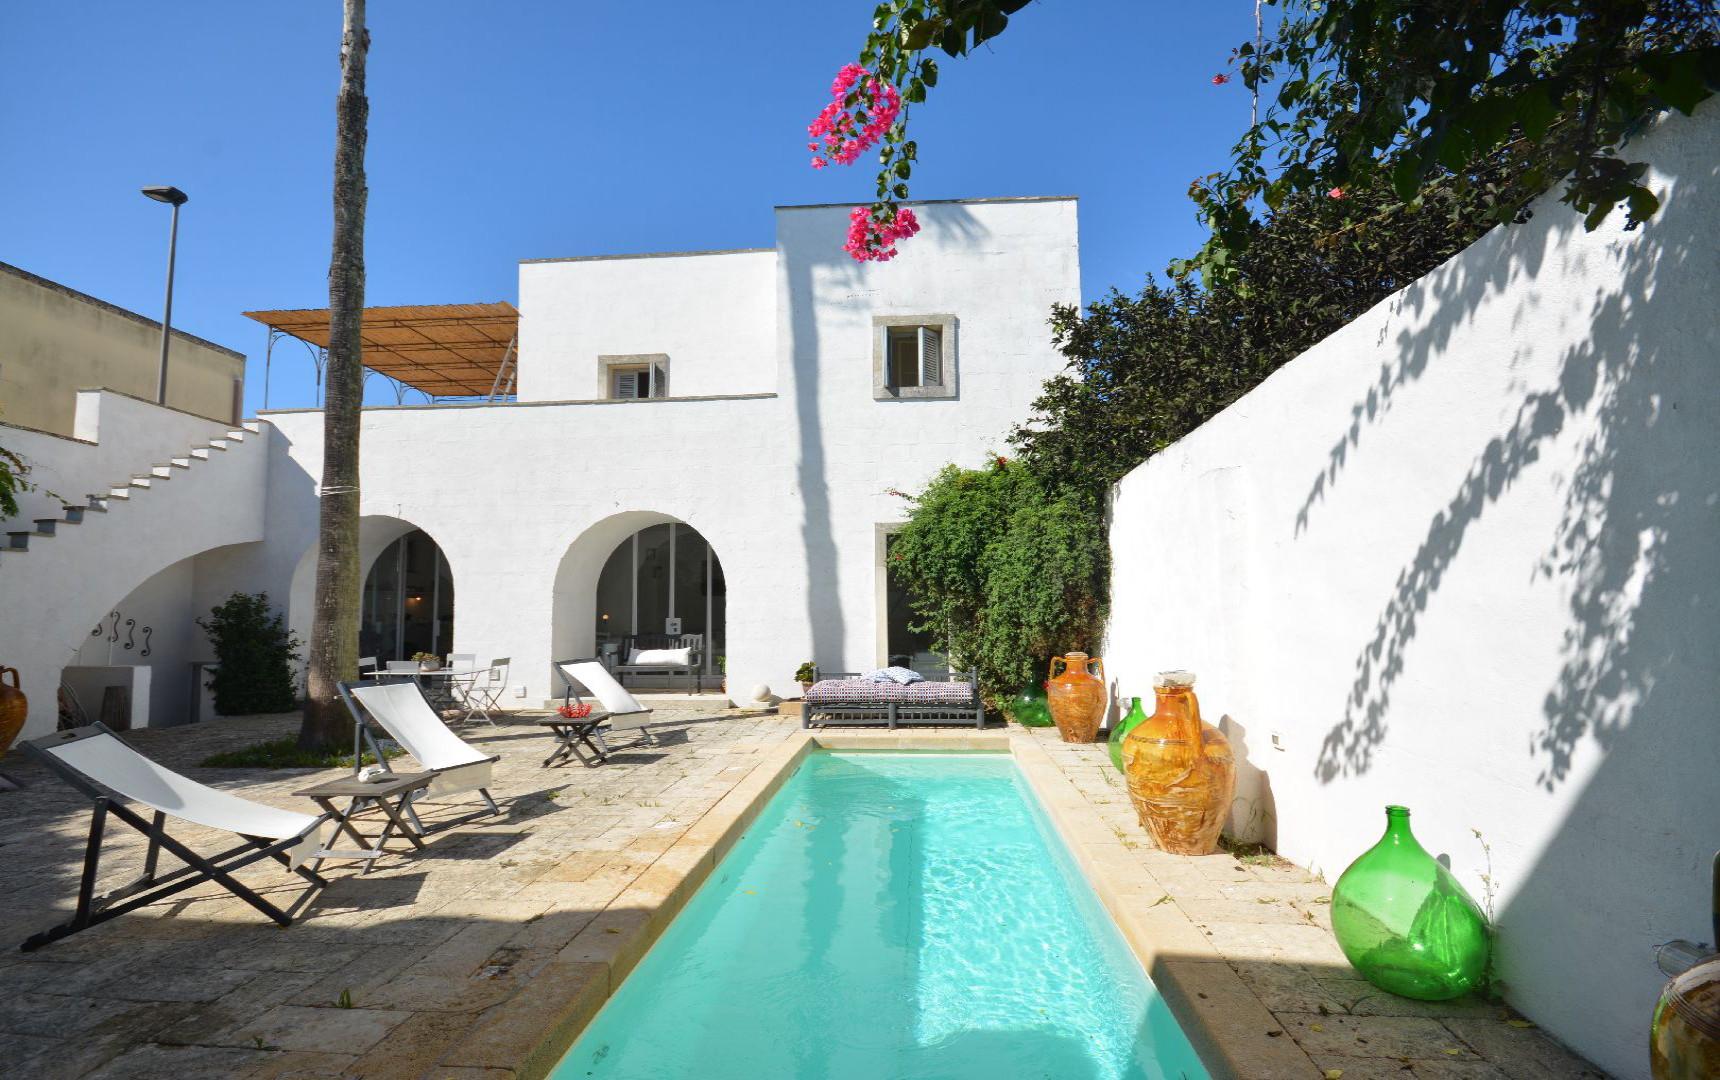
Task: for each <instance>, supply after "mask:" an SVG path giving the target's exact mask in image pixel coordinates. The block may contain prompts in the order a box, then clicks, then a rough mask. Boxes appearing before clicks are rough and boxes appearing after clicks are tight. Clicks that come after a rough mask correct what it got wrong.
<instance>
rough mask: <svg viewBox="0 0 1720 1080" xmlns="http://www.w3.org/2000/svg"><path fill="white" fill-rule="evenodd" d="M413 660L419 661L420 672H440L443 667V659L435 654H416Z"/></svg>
mask: <svg viewBox="0 0 1720 1080" xmlns="http://www.w3.org/2000/svg"><path fill="white" fill-rule="evenodd" d="M412 659H413V660H415V661H417V663H418V670H419V671H438V670H440V669H441V667H442V658H441V657H440V656H437V655H436V654H435V653H427V652H415V653H413V654H412Z"/></svg>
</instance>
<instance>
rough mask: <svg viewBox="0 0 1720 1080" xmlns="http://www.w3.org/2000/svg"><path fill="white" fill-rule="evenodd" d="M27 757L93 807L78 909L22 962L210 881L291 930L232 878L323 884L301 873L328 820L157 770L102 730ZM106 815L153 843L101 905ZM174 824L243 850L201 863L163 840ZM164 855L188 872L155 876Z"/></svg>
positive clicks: (34, 744) (40, 742)
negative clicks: (265, 863)
mask: <svg viewBox="0 0 1720 1080" xmlns="http://www.w3.org/2000/svg"><path fill="white" fill-rule="evenodd" d="M24 750H25V752H26V753H27V754H29V755H30V756H31V757H33V758H34V759H35V760H37V761H39V762H41V763H42V764H43V765H45V766H46V767H47V768H48V769H49V770H51V771H52V772H54V773H55V774H56V775H58V776H59V777H60V779H62V780H64V781H65V782H66V783H68V784H70V785H71V786H72V787H74V788H76V789H77V790H79V791H81V792H83V793H84V794H85V795H88V796H89V797H90V799H91V800H92V801H93V802H94V803H95V809H94V812H93V815H92V817H91V819H90V835H89V841H88V844H87V846H86V847H85V849H84V869H83V877H82V880H81V881H80V883H79V885H78V902H77V909H76V911H75V913H74V914H73V915H72V918H71V920H70V921H68V922H65V923H62V924H61V925H59V926H55V927H53V928H51V929H48V930H44V931H42V932H41V933H39V934H36V935H34V936H32V937H31V938H29V939H28V940H27V941H25V942H24V943H23V945H22V946H21V948H22V949H23V950H24V951H25V952H29V951H30V950H32V949H38V948H41V947H42V946H43V945H46V944H48V943H49V942H52V941H57V940H59V939H60V938H63V937H66V936H67V935H69V934H75V933H77V932H78V931H79V930H83V929H86V928H88V927H91V926H94V925H96V924H97V923H102V922H106V921H108V920H109V919H113V918H117V917H119V916H121V915H124V914H125V913H126V912H128V911H132V910H135V909H136V908H139V907H142V906H143V905H145V904H149V903H153V902H154V901H156V900H159V899H161V898H163V897H167V896H172V895H174V894H175V893H179V892H183V891H184V890H186V889H189V888H192V887H194V886H197V885H201V884H202V883H204V882H206V881H213V882H215V883H217V884H219V885H220V886H221V887H223V888H225V889H226V890H227V891H228V892H230V893H232V894H233V895H234V896H237V897H238V898H239V899H241V900H243V901H245V902H246V903H247V904H250V905H251V906H252V907H254V908H256V909H257V910H258V911H260V912H262V913H263V914H265V915H267V916H268V917H269V918H271V919H273V920H275V921H276V922H277V923H280V924H281V925H282V926H287V925H289V924H290V923H291V922H292V921H293V916H292V914H291V909H289V910H287V911H283V910H282V909H281V908H279V907H276V906H275V905H274V904H273V903H271V902H270V901H268V900H265V899H264V898H263V897H261V896H259V895H257V894H256V893H255V892H253V891H252V890H251V889H249V888H247V887H246V886H244V885H243V884H241V883H240V882H239V881H238V880H236V879H235V878H234V877H233V872H234V871H235V870H238V869H241V868H242V867H245V866H249V865H250V864H252V863H254V862H258V861H259V860H262V859H274V860H276V861H277V862H280V863H281V864H283V865H284V866H286V867H287V868H288V869H289V870H291V871H293V872H294V873H295V874H297V875H299V876H300V877H301V878H303V879H305V881H307V882H309V883H310V884H311V885H312V886H313V887H314V886H319V885H327V884H328V882H327V881H325V880H323V878H322V877H320V876H319V875H317V874H316V873H315V872H314V871H312V870H310V869H308V868H307V867H305V866H304V863H305V861H306V860H308V859H311V858H313V857H315V856H316V854H317V852H319V851H320V850H321V849H322V846H323V838H322V833H323V831H324V829H323V826H324V825H325V824H326V823H327V822H328V820H329V819H328V815H326V814H323V815H318V816H313V815H311V814H301V813H295V812H294V811H291V810H281V809H277V808H276V807H273V806H265V805H263V804H262V803H257V802H252V801H251V800H249V799H243V798H240V797H239V796H237V795H231V794H228V793H227V792H225V791H217V790H215V789H214V788H212V787H208V786H206V785H204V784H200V783H198V782H197V781H195V780H192V779H189V778H187V777H184V776H181V775H180V774H178V773H176V772H173V771H172V770H171V769H167V768H164V767H162V766H161V765H158V764H156V763H155V762H153V761H151V760H150V759H149V758H146V757H144V756H143V755H142V754H140V753H138V752H137V751H136V750H134V749H132V747H131V746H130V745H128V744H127V743H126V742H125V741H124V740H122V739H120V737H119V736H118V735H116V734H114V733H113V731H112V730H110V729H109V728H108V727H107V726H106V725H103V724H99V723H97V724H90V725H87V726H85V727H78V728H72V729H70V730H68V731H59V732H55V733H54V734H52V735H47V736H44V737H42V738H39V739H32V740H31V741H29V742H26V743H25V744H24ZM123 800H130V801H131V802H133V803H136V804H138V805H139V806H143V807H147V808H148V809H149V810H152V811H154V814H153V815H152V816H151V818H150V819H149V820H145V819H144V817H143V816H142V815H141V814H139V813H138V812H137V811H136V810H134V809H133V808H132V807H131V806H128V805H127V804H126V802H125V801H123ZM109 814H112V815H113V816H114V817H117V818H119V819H120V820H121V821H123V822H125V823H126V824H127V825H130V826H131V827H132V828H134V829H136V830H138V831H139V832H141V833H143V834H144V835H145V836H147V837H149V851H148V854H146V855H145V856H144V862H143V874H142V875H141V876H140V877H138V878H137V880H135V881H133V882H131V883H130V884H128V885H125V886H122V887H121V888H119V889H116V890H114V891H113V892H110V893H107V894H106V895H104V896H99V897H98V896H96V895H94V894H95V883H96V872H97V869H98V867H99V863H100V860H101V848H102V839H103V835H104V830H105V828H106V824H107V818H108V815H109ZM170 817H171V818H173V819H175V820H178V821H188V822H191V823H193V824H196V825H202V826H205V827H207V828H211V829H219V830H222V831H224V832H230V833H234V834H236V835H238V836H240V837H243V838H244V841H245V842H244V843H242V844H240V845H238V846H237V847H234V848H230V849H228V850H226V851H223V852H220V853H219V854H216V855H207V856H205V855H199V854H198V853H197V852H195V851H193V850H191V848H189V847H187V846H186V845H185V844H184V843H182V842H181V841H179V840H178V839H176V838H174V837H173V836H172V835H170V834H169V833H168V831H167V819H168V818H170ZM163 849H165V850H166V851H167V853H168V854H170V855H172V856H173V857H174V858H176V859H179V860H180V861H181V862H183V863H184V864H185V865H184V866H182V867H180V868H179V869H177V870H172V871H169V872H167V873H159V872H158V870H157V864H158V862H159V860H160V856H161V852H162V850H163ZM309 895H310V890H306V892H305V894H304V895H303V896H301V898H300V899H301V900H304V899H307V898H308V897H309ZM294 906H295V907H296V906H297V905H296V904H295V905H294Z"/></svg>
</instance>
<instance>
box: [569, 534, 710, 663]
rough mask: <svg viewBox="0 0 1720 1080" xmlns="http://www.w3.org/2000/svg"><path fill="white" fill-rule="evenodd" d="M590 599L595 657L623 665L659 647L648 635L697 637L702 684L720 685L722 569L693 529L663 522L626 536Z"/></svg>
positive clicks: (708, 547) (603, 572) (610, 557)
mask: <svg viewBox="0 0 1720 1080" xmlns="http://www.w3.org/2000/svg"><path fill="white" fill-rule="evenodd" d="M596 593H597V595H596V605H595V606H596V611H595V613H594V614H595V620H594V622H595V625H594V627H593V630H594V632H595V635H596V641H597V651H598V655H600V656H602V657H604V658H605V659H606V660H607V659H612V658H619V659H620V660H621V661H623V662H624V661H625V660H626V659H627V653H628V650H629V649H630V648H631V647H632V646H633V645H634V644H635V643H636V642H638V643H640V644H643V645H645V646H647V647H649V646H650V645H652V644H657V643H655V642H652V641H651V640H650V639H651V638H652V637H654V636H658V635H679V634H698V635H700V636H701V637H703V638H704V647H703V648H702V649H701V650H700V672H701V676H702V678H701V685H703V684H706V683H708V684H709V685H710V686H711V687H713V688H714V687H715V686H717V685H720V683H721V679H722V676H721V673H720V671H719V668H718V658H719V657H721V656H722V655H723V650H724V647H725V640H724V633H723V624H724V621H725V619H724V616H725V614H726V612H727V608H728V587H727V585H726V583H725V582H724V580H723V566H722V563H721V562H720V561H718V559H717V555H716V552H715V551H714V550H712V548H711V545H710V543H709V542H708V541H707V540H706V539H705V538H704V536H703V535H701V534H700V533H699V531H698V530H697V529H695V528H693V527H692V526H690V525H687V524H684V523H682V522H678V521H666V522H658V523H655V524H651V525H647V526H645V527H644V528H642V529H639V530H638V531H636V532H634V533H633V534H632V535H630V536H627V537H626V538H624V539H623V540H622V541H621V542H620V543H619V544H617V545H616V546H615V548H614V550H613V551H611V552H610V554H609V558H608V560H607V561H605V562H604V564H603V570H602V572H601V573H599V574H598V577H597V590H596ZM628 681H629V683H635V682H636V683H637V684H638V685H641V686H646V685H652V684H654V683H655V682H662V683H663V684H664V685H667V684H668V680H667V679H660V680H654V679H653V678H652V677H651V676H648V675H636V676H629V679H628Z"/></svg>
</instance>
